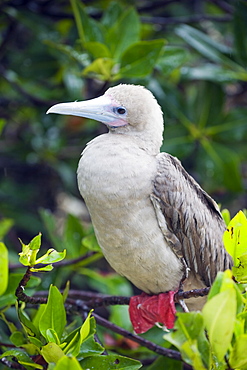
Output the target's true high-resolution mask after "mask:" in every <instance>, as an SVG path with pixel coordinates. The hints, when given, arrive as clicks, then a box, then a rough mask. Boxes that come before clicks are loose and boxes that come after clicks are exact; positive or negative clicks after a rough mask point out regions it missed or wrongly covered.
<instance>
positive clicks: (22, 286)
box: [15, 266, 47, 304]
mask: <svg viewBox="0 0 247 370" xmlns="http://www.w3.org/2000/svg"><path fill="white" fill-rule="evenodd" d="M30 269H31V267H30V266H29V267H28V268H27V270H26V273H25V275H24V276H23V278H22V279H21V281H20V282H19V285H18V287H17V288H16V291H15V295H16V297H17V299H18V300H19V301H21V302H25V303H31V304H42V303H46V302H47V299H46V298H35V297H29V296H28V295H26V294H25V293H24V289H25V286H26V285H27V283H28V281H29V280H30V278H31V276H32V272H31V271H30Z"/></svg>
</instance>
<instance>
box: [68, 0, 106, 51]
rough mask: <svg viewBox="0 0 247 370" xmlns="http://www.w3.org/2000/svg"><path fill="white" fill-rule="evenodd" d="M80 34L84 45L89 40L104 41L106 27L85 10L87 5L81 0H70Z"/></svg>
mask: <svg viewBox="0 0 247 370" xmlns="http://www.w3.org/2000/svg"><path fill="white" fill-rule="evenodd" d="M70 2H71V5H72V9H73V13H74V17H75V21H76V26H77V30H78V34H79V37H80V41H81V42H82V45H83V43H84V42H88V41H98V42H101V43H103V42H104V37H103V35H104V28H103V27H102V26H101V24H100V23H98V22H96V21H95V20H94V19H93V18H91V17H89V16H88V15H87V13H86V12H85V9H86V8H85V7H84V5H83V4H82V2H81V1H78V0H70Z"/></svg>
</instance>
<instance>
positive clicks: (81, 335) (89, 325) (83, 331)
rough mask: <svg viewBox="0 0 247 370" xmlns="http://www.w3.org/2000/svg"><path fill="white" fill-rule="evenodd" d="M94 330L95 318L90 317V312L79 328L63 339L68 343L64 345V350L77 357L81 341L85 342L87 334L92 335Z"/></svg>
mask: <svg viewBox="0 0 247 370" xmlns="http://www.w3.org/2000/svg"><path fill="white" fill-rule="evenodd" d="M95 331H96V330H95V319H94V317H91V312H90V313H89V314H88V316H87V318H86V320H85V321H84V323H83V324H82V326H81V328H80V329H79V330H76V331H75V332H74V334H73V337H72V338H71V335H69V336H68V338H66V339H65V342H67V343H68V345H67V346H66V347H65V349H64V352H65V353H66V354H71V355H73V356H75V357H77V356H78V354H79V352H80V349H81V345H82V343H83V342H85V341H86V340H87V339H88V338H89V336H92V335H93V334H94V333H95ZM71 334H72V333H71Z"/></svg>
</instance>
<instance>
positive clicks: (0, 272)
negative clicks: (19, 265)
mask: <svg viewBox="0 0 247 370" xmlns="http://www.w3.org/2000/svg"><path fill="white" fill-rule="evenodd" d="M0 256H1V257H0V295H2V294H3V293H4V292H5V291H6V289H7V286H8V278H9V268H8V261H9V260H8V250H7V248H6V246H5V244H4V243H2V242H0Z"/></svg>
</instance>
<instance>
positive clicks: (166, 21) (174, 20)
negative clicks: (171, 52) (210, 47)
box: [141, 14, 232, 26]
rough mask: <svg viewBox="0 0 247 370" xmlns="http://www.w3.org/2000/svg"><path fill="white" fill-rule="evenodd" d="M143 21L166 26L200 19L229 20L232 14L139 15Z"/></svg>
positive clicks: (198, 21)
mask: <svg viewBox="0 0 247 370" xmlns="http://www.w3.org/2000/svg"><path fill="white" fill-rule="evenodd" d="M141 20H142V22H143V23H152V24H159V25H162V26H168V25H171V24H181V23H200V22H202V21H212V22H230V21H231V20H232V16H231V15H228V14H225V15H209V14H195V15H191V16H184V17H141Z"/></svg>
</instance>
